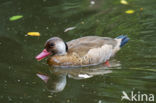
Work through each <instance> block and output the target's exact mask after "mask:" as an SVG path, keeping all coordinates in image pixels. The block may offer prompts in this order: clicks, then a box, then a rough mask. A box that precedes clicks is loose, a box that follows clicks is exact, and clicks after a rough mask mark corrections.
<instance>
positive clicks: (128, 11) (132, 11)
mask: <svg viewBox="0 0 156 103" xmlns="http://www.w3.org/2000/svg"><path fill="white" fill-rule="evenodd" d="M125 13H127V14H133V13H134V10H127V11H125Z"/></svg>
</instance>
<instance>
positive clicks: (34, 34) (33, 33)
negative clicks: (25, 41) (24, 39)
mask: <svg viewBox="0 0 156 103" xmlns="http://www.w3.org/2000/svg"><path fill="white" fill-rule="evenodd" d="M27 35H29V36H40V33H39V32H28V33H27Z"/></svg>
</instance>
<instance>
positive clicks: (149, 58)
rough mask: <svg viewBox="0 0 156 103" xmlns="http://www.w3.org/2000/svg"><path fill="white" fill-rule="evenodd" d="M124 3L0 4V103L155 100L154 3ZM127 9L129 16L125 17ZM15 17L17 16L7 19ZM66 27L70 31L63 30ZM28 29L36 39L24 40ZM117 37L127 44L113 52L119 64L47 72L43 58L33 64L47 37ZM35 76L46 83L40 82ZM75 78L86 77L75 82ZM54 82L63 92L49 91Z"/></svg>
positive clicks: (6, 0) (13, 0) (15, 0)
mask: <svg viewBox="0 0 156 103" xmlns="http://www.w3.org/2000/svg"><path fill="white" fill-rule="evenodd" d="M128 2H129V5H122V4H120V1H119V0H95V4H93V5H91V3H90V0H68V1H67V0H1V1H0V103H120V102H122V103H123V102H127V103H128V102H129V101H127V100H124V101H121V96H122V91H125V92H126V93H128V94H130V92H131V91H134V92H136V93H137V92H138V91H140V92H141V93H144V94H145V93H146V94H154V95H155V96H156V53H155V52H156V6H155V5H156V1H155V0H128ZM140 8H143V10H142V9H140ZM129 9H133V10H135V12H134V13H133V14H126V13H125V11H126V10H129ZM15 15H23V18H21V19H19V20H15V21H9V18H10V17H12V16H15ZM68 27H76V28H75V29H73V30H71V31H68V32H64V30H65V29H66V28H68ZM33 31H36V32H40V33H41V36H40V37H31V36H25V35H26V33H27V32H33ZM120 34H126V35H128V37H130V39H131V40H130V41H129V42H128V44H127V45H126V46H124V47H123V48H122V49H121V51H120V52H118V53H117V55H116V56H115V58H114V59H113V60H115V64H119V65H117V66H114V67H112V68H105V67H103V66H95V67H92V68H78V69H65V70H64V69H56V70H53V68H50V69H49V67H48V65H47V64H46V60H43V61H41V62H38V61H36V60H35V56H36V55H37V54H38V53H39V52H40V51H41V50H42V49H43V45H44V42H45V41H46V40H47V39H48V38H50V37H52V36H59V37H61V38H62V39H63V40H65V41H69V40H72V39H75V38H79V37H82V36H87V35H98V36H106V37H117V36H118V35H120ZM37 73H42V74H45V75H48V76H49V77H50V80H49V81H48V82H47V83H44V82H43V81H42V80H41V79H40V78H38V77H37V76H36V74H37ZM80 74H84V75H86V74H87V76H88V78H87V79H84V78H83V77H82V78H80ZM81 76H82V75H81ZM57 82H60V83H63V84H64V85H65V88H64V89H63V90H62V91H60V92H58V93H52V92H51V91H52V90H55V88H56V87H57V86H56V84H57ZM155 98H156V97H155ZM144 102H145V101H144ZM155 102H156V99H155ZM153 103H154V102H153Z"/></svg>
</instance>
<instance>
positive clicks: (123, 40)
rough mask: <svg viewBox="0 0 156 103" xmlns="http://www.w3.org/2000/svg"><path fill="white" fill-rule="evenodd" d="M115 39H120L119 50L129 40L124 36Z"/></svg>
mask: <svg viewBox="0 0 156 103" xmlns="http://www.w3.org/2000/svg"><path fill="white" fill-rule="evenodd" d="M116 39H121V43H120V48H121V47H122V46H124V45H125V44H126V43H127V42H128V40H129V38H128V37H127V36H126V35H120V36H118V37H116Z"/></svg>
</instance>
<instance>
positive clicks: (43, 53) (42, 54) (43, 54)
mask: <svg viewBox="0 0 156 103" xmlns="http://www.w3.org/2000/svg"><path fill="white" fill-rule="evenodd" d="M48 55H51V53H50V52H48V51H47V50H46V49H44V50H43V51H42V52H41V53H40V54H38V55H37V56H36V59H37V60H38V61H40V60H42V59H43V58H45V57H47V56H48Z"/></svg>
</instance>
